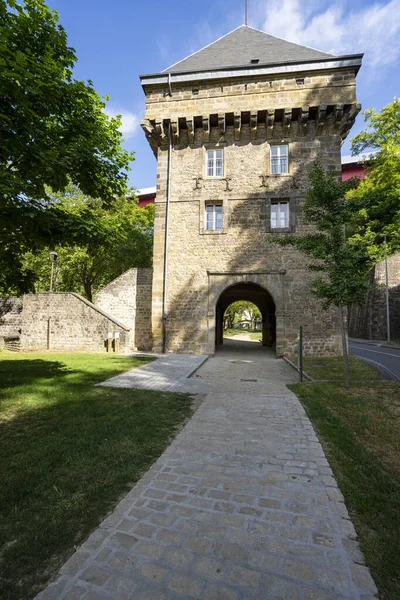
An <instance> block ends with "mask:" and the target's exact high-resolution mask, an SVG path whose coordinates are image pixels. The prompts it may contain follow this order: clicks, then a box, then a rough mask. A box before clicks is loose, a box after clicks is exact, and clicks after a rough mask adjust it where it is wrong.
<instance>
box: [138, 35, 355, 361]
mask: <svg viewBox="0 0 400 600" xmlns="http://www.w3.org/2000/svg"><path fill="white" fill-rule="evenodd" d="M361 59H362V55H351V56H340V57H337V56H333V55H330V54H326V53H324V52H320V51H318V50H314V49H311V48H307V47H304V46H299V45H297V44H292V43H289V42H286V41H284V40H281V39H278V38H275V37H273V36H270V35H267V34H265V33H263V32H261V31H258V30H256V29H252V28H250V27H247V26H245V25H243V26H241V27H239V28H238V29H236V30H234V31H233V32H231V33H229V34H228V35H226V36H224V37H223V38H221V39H219V40H217V41H216V42H214V43H213V44H211V45H209V46H207V47H205V48H203V49H202V50H200V51H199V52H196V53H195V54H193V55H191V56H189V57H188V58H186V59H184V60H182V61H181V62H179V63H177V64H175V65H173V66H172V67H169V68H168V69H167V70H166V71H163V72H162V73H156V74H151V75H142V76H141V82H142V85H143V89H144V92H145V95H146V115H145V119H144V120H143V121H142V127H143V129H144V131H145V133H146V136H147V139H148V141H149V143H150V145H151V147H152V149H153V151H154V154H155V156H156V158H157V160H158V175H157V199H156V219H155V244H154V277H153V307H152V319H153V338H154V350H156V351H160V350H162V349H165V350H166V351H175V352H197V353H213V352H214V349H215V345H216V344H218V343H220V342H221V341H222V317H223V313H224V311H225V309H226V308H227V306H229V304H230V303H231V302H233V301H234V300H239V299H242V300H251V301H253V302H254V303H255V304H257V306H258V307H259V308H260V310H261V313H262V316H263V343H264V344H265V345H270V346H272V345H275V343H276V352H277V355H278V356H280V355H283V354H291V353H292V352H293V349H294V347H295V340H296V337H297V331H298V327H299V326H300V325H303V326H304V334H305V340H306V349H308V351H310V352H311V351H312V352H321V353H336V352H338V351H339V347H340V342H339V338H340V335H339V329H338V319H337V315H336V313H335V312H334V311H330V312H326V311H323V310H322V307H321V304H320V303H319V302H318V301H316V300H314V299H313V298H312V297H311V296H310V292H309V285H308V284H309V280H310V274H309V272H308V270H307V268H306V266H305V263H304V258H303V257H302V255H300V254H299V253H298V252H297V251H295V250H293V249H290V248H289V249H286V248H282V247H281V246H277V245H276V244H273V243H271V241H273V238H274V236H280V235H284V234H289V235H296V234H297V233H299V232H301V231H302V230H303V228H304V225H303V224H302V216H301V205H302V202H303V200H304V197H305V193H306V190H307V186H308V174H309V172H310V170H311V169H312V168H313V166H314V163H315V161H316V160H317V159H319V160H320V161H321V163H322V164H323V165H324V166H325V167H326V168H328V169H334V170H335V171H336V172H337V175H338V176H340V145H341V142H342V140H343V139H344V138H345V137H346V135H347V133H348V132H349V129H350V128H351V126H352V124H353V122H354V119H355V117H356V115H357V113H358V112H359V110H360V105H359V104H357V102H356V90H355V76H356V74H357V71H358V70H359V68H360V65H361Z"/></svg>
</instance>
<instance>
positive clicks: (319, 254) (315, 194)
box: [276, 165, 371, 385]
mask: <svg viewBox="0 0 400 600" xmlns="http://www.w3.org/2000/svg"><path fill="white" fill-rule="evenodd" d="M353 185H354V181H348V182H339V181H338V180H337V177H336V176H335V174H334V173H333V172H329V173H325V171H324V170H323V169H322V167H321V166H320V165H317V166H316V168H315V169H314V170H313V171H312V172H311V173H310V187H309V189H308V191H307V196H306V200H305V202H304V205H303V209H302V210H303V216H304V220H305V222H306V223H309V224H312V225H313V226H314V232H310V233H307V234H304V235H298V234H297V235H293V236H285V237H283V238H280V239H277V240H276V241H277V242H278V243H280V244H282V245H287V244H290V245H293V246H295V247H296V248H298V249H299V250H300V251H301V252H303V253H304V254H305V255H306V256H307V257H309V259H310V262H309V263H308V268H309V269H310V270H311V271H312V272H313V273H318V274H320V276H318V277H315V278H314V279H313V280H312V281H311V293H312V294H313V295H314V296H315V297H317V298H320V299H321V300H323V305H324V307H325V308H328V307H329V306H332V305H333V306H336V307H338V309H339V317H340V325H341V331H342V348H343V357H344V369H345V380H346V385H349V372H348V357H347V341H346V334H345V327H344V309H345V307H346V306H349V305H351V304H357V303H362V302H363V300H364V298H365V294H366V291H367V289H368V274H369V270H370V266H371V265H370V262H369V259H368V256H367V254H366V253H365V249H364V248H360V247H359V246H357V245H354V244H352V243H349V242H347V240H346V226H347V224H348V223H350V222H351V221H352V218H353V206H352V205H351V203H349V202H346V201H345V200H344V196H345V194H346V192H347V191H348V190H349V188H350V187H351V186H353Z"/></svg>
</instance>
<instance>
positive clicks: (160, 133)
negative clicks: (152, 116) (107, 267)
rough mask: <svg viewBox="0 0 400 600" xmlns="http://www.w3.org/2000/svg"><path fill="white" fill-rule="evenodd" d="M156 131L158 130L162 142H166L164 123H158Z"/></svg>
mask: <svg viewBox="0 0 400 600" xmlns="http://www.w3.org/2000/svg"><path fill="white" fill-rule="evenodd" d="M155 130H156V133H157V135H158V136H159V138H160V140H161V142H164V141H165V131H164V127H163V123H162V121H156V126H155Z"/></svg>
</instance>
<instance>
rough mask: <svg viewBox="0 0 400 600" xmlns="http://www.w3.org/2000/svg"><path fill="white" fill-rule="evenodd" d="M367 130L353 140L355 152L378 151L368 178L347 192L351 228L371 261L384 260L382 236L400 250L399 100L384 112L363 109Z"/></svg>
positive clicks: (356, 242) (369, 165)
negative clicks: (350, 212) (351, 211)
mask: <svg viewBox="0 0 400 600" xmlns="http://www.w3.org/2000/svg"><path fill="white" fill-rule="evenodd" d="M364 115H365V120H366V122H367V123H368V126H369V127H368V129H364V130H363V131H360V133H358V134H357V135H356V136H355V137H354V138H353V139H352V140H351V141H352V153H353V154H359V153H361V152H365V151H368V150H375V151H377V152H376V154H375V155H374V156H373V159H372V160H370V161H368V163H366V167H367V177H366V179H365V180H363V181H360V183H359V185H358V186H357V187H355V188H354V189H351V190H350V191H349V192H348V193H347V194H346V199H347V200H348V202H350V203H351V204H352V208H353V213H354V214H353V220H352V223H351V224H350V227H349V234H351V236H352V240H351V243H352V244H353V245H354V246H357V247H360V248H364V251H365V252H366V253H367V254H368V255H369V257H370V260H371V262H372V263H376V262H377V261H379V260H382V259H383V252H384V251H383V236H382V234H386V235H387V240H388V252H389V254H393V253H395V252H397V251H399V250H400V99H399V98H395V99H394V100H393V102H389V104H387V105H386V106H385V107H384V108H382V110H381V112H377V111H375V110H374V109H368V110H366V111H364Z"/></svg>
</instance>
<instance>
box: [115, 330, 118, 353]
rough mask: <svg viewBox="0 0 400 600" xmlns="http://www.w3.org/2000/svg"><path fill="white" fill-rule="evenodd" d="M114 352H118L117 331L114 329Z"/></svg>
mask: <svg viewBox="0 0 400 600" xmlns="http://www.w3.org/2000/svg"><path fill="white" fill-rule="evenodd" d="M114 352H116V353H117V354H118V353H119V331H114Z"/></svg>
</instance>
